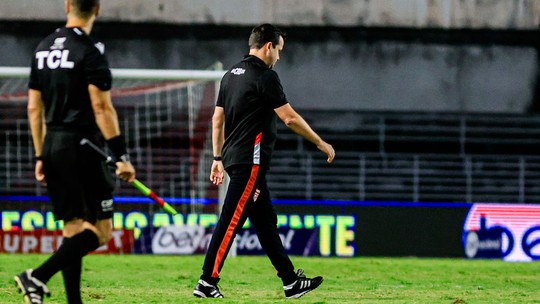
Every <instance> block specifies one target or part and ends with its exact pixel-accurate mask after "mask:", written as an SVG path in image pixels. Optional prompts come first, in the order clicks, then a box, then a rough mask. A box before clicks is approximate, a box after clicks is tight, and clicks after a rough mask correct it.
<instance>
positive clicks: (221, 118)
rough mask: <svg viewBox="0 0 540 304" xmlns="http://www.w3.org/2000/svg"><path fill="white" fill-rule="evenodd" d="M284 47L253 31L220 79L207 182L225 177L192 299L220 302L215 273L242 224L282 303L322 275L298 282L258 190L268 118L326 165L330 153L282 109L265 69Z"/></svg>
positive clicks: (270, 135) (269, 29)
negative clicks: (264, 259) (278, 284)
mask: <svg viewBox="0 0 540 304" xmlns="http://www.w3.org/2000/svg"><path fill="white" fill-rule="evenodd" d="M283 46H284V34H283V33H282V32H281V31H280V30H279V29H277V28H276V27H274V26H273V25H270V24H263V25H260V26H257V27H255V28H254V29H253V30H252V32H251V36H250V38H249V47H250V52H249V55H247V56H246V57H245V58H244V59H243V60H242V61H241V62H239V63H238V64H236V65H235V66H233V67H232V68H231V69H230V70H229V71H228V72H227V73H226V74H225V76H224V77H223V79H222V81H221V87H220V91H219V95H218V100H217V103H216V108H215V111H214V115H213V117H212V143H213V152H214V162H213V164H212V169H211V174H210V180H211V181H212V182H213V183H214V184H216V185H219V184H221V183H222V182H223V174H224V170H226V171H227V173H228V175H229V177H230V183H229V187H228V189H227V194H226V197H225V202H224V205H223V210H222V212H221V216H220V218H219V221H218V223H217V226H216V228H215V230H214V234H213V236H212V240H211V241H210V245H209V248H208V251H207V254H206V257H205V261H204V265H203V274H202V275H201V278H200V280H199V282H198V284H197V286H196V287H195V290H194V291H193V294H194V295H195V296H197V297H215V298H217V297H223V295H222V294H221V293H220V292H219V289H218V288H217V282H218V280H219V273H220V271H221V268H222V267H223V264H224V262H225V258H226V256H227V254H228V252H229V249H230V247H231V245H232V242H233V241H234V237H235V235H236V234H237V232H238V231H239V229H240V228H241V227H242V226H243V224H244V222H245V221H246V219H247V218H249V219H250V221H251V223H252V224H253V226H254V227H255V229H256V231H257V236H258V238H259V241H260V243H261V245H262V247H263V248H264V250H265V251H266V254H267V255H268V257H269V258H270V261H271V262H272V264H273V265H274V267H275V268H276V270H277V274H278V276H279V277H280V278H281V280H282V281H283V288H284V291H285V296H286V297H287V298H298V297H300V296H302V295H304V294H305V293H306V292H309V291H311V290H313V289H315V288H317V287H318V286H319V285H320V284H321V283H322V277H316V278H313V279H309V278H306V277H305V276H304V275H303V271H302V270H300V269H299V270H298V271H297V272H295V271H294V266H293V264H292V262H291V260H290V259H289V257H288V255H287V253H286V252H285V249H284V247H283V244H282V243H281V239H280V238H279V234H278V229H277V215H276V212H275V210H274V208H273V206H272V201H271V198H270V193H269V191H268V187H267V184H266V178H265V176H266V171H267V170H268V168H269V166H270V159H271V156H272V152H273V149H274V143H275V141H276V117H279V118H280V119H281V120H282V121H283V122H284V123H285V124H286V125H287V126H288V127H289V128H290V129H292V130H293V131H294V132H296V133H297V134H299V135H301V136H303V137H304V138H306V139H307V140H308V141H310V142H312V143H314V144H315V145H316V146H317V148H318V149H319V150H321V151H322V152H323V153H325V154H326V155H327V157H328V159H327V161H328V162H329V163H330V162H332V160H333V159H334V156H335V152H334V149H333V148H332V146H331V145H329V144H328V143H326V142H325V141H323V140H322V139H321V138H320V137H319V136H318V135H317V134H316V133H315V132H314V131H313V130H312V129H311V128H310V127H309V125H308V124H307V123H306V122H305V120H304V119H303V118H302V117H301V116H300V115H298V114H297V113H296V112H295V111H294V110H293V108H292V107H291V106H290V104H289V102H288V100H287V99H286V97H285V94H284V93H283V88H282V86H281V83H280V80H279V77H278V75H277V73H276V72H275V71H273V70H272V67H273V66H274V64H275V63H276V62H277V60H279V54H280V51H281V50H282V49H283Z"/></svg>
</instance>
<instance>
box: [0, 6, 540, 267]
mask: <svg viewBox="0 0 540 304" xmlns="http://www.w3.org/2000/svg"><path fill="white" fill-rule="evenodd" d="M63 8H64V6H63V1H62V0H49V1H40V0H18V1H12V0H9V1H2V3H1V4H0V44H1V45H2V47H1V48H0V66H2V67H27V66H28V65H29V63H30V60H31V57H32V52H33V50H34V48H35V47H36V45H37V43H38V42H39V41H40V40H41V39H42V38H43V37H44V36H46V35H48V34H49V33H51V32H52V31H54V29H55V28H57V27H60V26H63V24H64V23H65V14H64V10H63ZM265 22H269V23H273V24H275V25H277V26H279V27H280V28H282V29H283V30H284V31H285V32H286V33H287V34H288V38H287V40H286V43H285V48H284V50H283V52H282V54H281V60H280V62H278V64H277V65H276V67H275V69H276V71H277V72H278V74H279V75H280V78H281V81H282V83H283V86H284V90H285V93H286V94H287V96H288V99H289V100H290V102H291V104H292V106H293V107H294V108H295V109H297V110H298V111H299V112H300V114H301V115H303V116H304V117H305V118H306V120H307V121H308V122H309V123H310V124H311V125H312V127H313V128H314V129H315V130H316V131H317V132H318V133H319V134H320V135H321V136H322V137H323V138H325V139H326V140H327V141H328V142H330V143H331V144H333V145H334V147H335V148H336V152H337V156H336V160H335V163H334V164H331V165H327V164H326V163H325V161H324V158H323V157H322V155H320V153H319V152H318V151H316V149H314V147H313V146H312V145H311V144H309V143H306V142H304V141H303V140H302V139H301V138H299V137H298V136H296V135H295V134H293V133H292V132H290V131H288V130H286V128H285V127H284V126H282V125H280V127H279V129H280V135H279V140H278V143H277V147H276V150H277V151H276V155H275V157H274V160H273V164H272V169H271V171H270V172H269V176H268V182H269V186H270V189H271V191H272V192H271V193H272V195H273V197H274V198H275V204H276V209H277V210H278V212H279V213H280V214H281V217H280V225H281V226H283V227H284V229H299V228H302V229H313V230H316V231H317V233H318V237H319V242H318V243H317V244H318V245H317V246H318V247H317V250H318V251H317V250H316V251H317V252H318V254H320V255H323V256H325V255H334V256H355V255H383V256H384V255H397V256H400V255H405V256H410V255H414V256H453V257H456V256H458V257H459V256H465V252H464V249H465V248H467V246H468V245H467V235H468V233H469V232H470V231H480V230H489V229H492V230H495V231H496V232H497V233H498V235H499V237H498V240H499V243H500V244H499V248H498V251H499V257H500V256H503V257H505V258H506V259H509V260H535V259H538V258H539V257H540V248H535V245H534V244H535V242H534V240H537V239H538V237H539V236H538V232H539V231H540V208H539V207H540V205H539V204H538V202H540V157H539V156H538V153H537V151H539V148H540V117H539V116H538V111H540V72H539V67H540V63H539V50H540V39H539V38H540V36H539V34H540V28H539V25H540V1H537V0H490V1H482V0H379V1H369V0H337V1H336V0H310V1H307V0H276V1H263V0H249V1H248V0H229V1H212V0H200V1H188V0H176V1H175V0H158V1H144V0H129V1H128V0H117V1H102V9H101V15H100V16H99V17H98V20H97V22H96V24H95V27H94V30H93V32H92V36H93V37H94V38H95V39H97V40H99V41H101V42H103V43H105V45H106V54H107V57H108V59H109V62H110V65H111V67H112V68H113V69H167V70H170V69H175V70H208V69H211V70H216V69H217V70H218V71H219V70H227V69H228V68H229V67H230V66H231V65H232V64H234V63H236V62H238V61H239V60H240V59H241V58H242V56H243V55H245V54H247V52H248V46H247V38H248V36H249V33H250V30H251V28H252V27H254V26H255V25H258V24H260V23H265ZM134 74H136V73H135V72H134ZM23 76H24V75H23ZM23 76H18V77H14V76H10V77H7V76H4V77H2V76H1V75H0V77H1V78H0V111H1V112H0V117H1V119H2V122H1V125H2V131H3V133H4V138H0V150H2V152H0V162H1V163H2V164H0V171H1V172H0V196H2V198H3V201H1V202H0V204H3V205H4V206H5V207H4V206H3V207H2V208H1V209H2V210H5V211H3V213H2V216H3V217H2V219H3V221H2V223H3V230H4V231H7V230H11V229H13V227H16V228H14V229H17V227H18V228H19V229H21V230H25V229H26V228H28V229H26V230H29V229H30V228H35V227H43V226H46V223H47V216H48V215H47V214H48V213H47V212H49V210H50V208H49V207H48V205H47V203H46V200H47V199H46V197H45V194H46V192H45V190H44V189H42V188H41V187H40V186H39V185H37V184H36V183H35V182H34V181H33V173H32V170H33V162H32V149H31V147H30V139H29V136H28V132H27V122H26V121H25V115H26V114H25V111H26V109H25V106H26V104H25V102H26V99H25V90H26V80H25V78H24V77H23ZM134 78H136V79H137V80H134ZM216 80H219V77H218V78H217V79H206V80H205V81H193V80H191V81H190V80H189V77H188V78H187V79H181V80H178V81H172V80H171V79H167V80H164V79H153V80H148V79H147V78H146V77H145V76H144V73H142V75H139V74H137V76H133V77H126V79H123V78H122V77H115V87H116V89H115V91H114V92H113V93H114V94H113V96H114V100H113V101H114V102H115V104H116V105H117V107H119V112H120V114H121V117H122V121H123V122H122V124H123V127H124V130H125V133H126V134H127V135H128V141H129V142H128V146H129V147H130V151H132V153H133V154H134V156H135V158H134V159H135V162H136V164H135V165H136V168H137V169H138V177H139V179H140V180H141V181H143V182H144V183H147V184H148V185H149V186H150V187H152V188H154V190H155V191H156V193H158V195H161V196H163V197H166V198H167V199H168V200H169V201H171V202H173V203H174V204H176V205H175V207H176V208H177V210H179V211H181V212H182V214H183V222H182V224H186V223H189V216H190V215H192V214H195V215H194V216H195V217H194V219H193V222H192V224H199V225H200V224H201V215H204V214H215V212H216V211H217V202H218V201H219V190H218V189H217V188H215V187H213V186H212V185H210V183H209V182H208V181H207V179H208V178H207V175H208V169H209V159H210V156H211V151H210V150H209V145H208V140H209V133H208V130H209V129H208V127H209V124H208V123H209V119H210V117H211V113H212V110H213V103H214V101H215V92H216V90H217V84H216V82H215V81H216ZM118 188H119V189H118V191H117V193H118V196H119V197H118V200H117V201H119V202H121V203H120V204H119V208H118V209H119V212H118V215H117V216H118V218H117V222H118V225H117V227H118V228H124V229H125V228H127V229H128V230H130V229H133V228H145V227H153V226H154V227H159V226H160V225H162V224H167V223H176V222H174V219H171V218H168V219H166V220H165V219H164V220H162V221H161V220H160V221H157V220H156V216H155V215H156V214H157V213H159V210H157V208H156V207H155V206H153V205H151V204H149V203H146V202H144V201H143V200H142V199H137V196H140V194H137V193H136V192H135V190H133V189H130V188H129V186H126V185H120V183H118ZM122 202H123V203H122ZM134 208H135V209H134ZM30 209H31V210H36V213H37V214H34V213H30V214H29V215H27V217H26V218H25V215H26V214H27V212H28V210H30ZM133 210H138V211H137V212H134V211H133ZM8 212H13V213H8ZM520 212H521V213H520ZM40 214H41V217H40ZM516 214H517V215H516ZM32 216H34V217H35V218H34V217H32ZM130 216H131V217H130ZM210 218H213V217H212V216H210ZM25 219H28V220H27V221H28V223H27V226H24V223H25ZM40 219H41V220H42V222H43V223H41V222H40ZM40 223H41V224H40ZM178 223H180V222H178ZM178 223H177V224H178ZM205 223H206V222H205ZM211 223H212V220H210V221H209V224H208V223H206V224H204V225H206V227H207V228H208V227H210V226H211ZM40 225H41V226H40ZM204 225H203V226H204ZM49 228H50V227H49ZM53 228H54V227H53ZM524 236H525V237H524ZM482 238H483V236H481V237H480V239H482ZM481 241H482V240H480V241H479V242H481ZM479 244H481V243H478V244H476V246H477V248H481V247H482V246H481V245H479ZM299 246H300V247H302V246H304V245H299ZM470 246H473V247H474V244H473V245H470ZM536 247H540V246H536ZM4 251H5V249H4ZM300 252H301V251H300ZM473 256H474V255H473Z"/></svg>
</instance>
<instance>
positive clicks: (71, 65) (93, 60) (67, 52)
mask: <svg viewBox="0 0 540 304" xmlns="http://www.w3.org/2000/svg"><path fill="white" fill-rule="evenodd" d="M104 49H105V48H104V46H103V44H101V43H95V42H94V41H92V40H91V39H90V37H88V36H87V35H86V34H85V33H84V32H83V31H82V30H81V29H80V28H66V27H63V28H59V29H57V30H56V31H55V32H54V33H52V34H51V35H49V36H47V37H46V38H45V39H43V40H42V41H41V42H40V43H39V45H38V47H37V48H36V50H35V52H34V58H33V59H32V67H31V73H30V81H29V84H28V86H29V87H30V88H31V89H35V90H38V91H40V92H41V95H42V99H43V102H44V104H45V121H46V124H47V126H48V127H49V128H58V129H66V130H71V129H72V130H82V131H96V130H98V128H97V125H96V122H95V117H94V112H93V110H92V104H91V101H90V96H89V94H88V85H89V84H94V85H95V86H97V87H98V88H100V89H101V90H103V91H107V90H110V89H111V84H112V77H111V72H110V69H109V64H108V62H107V59H106V58H105V56H104Z"/></svg>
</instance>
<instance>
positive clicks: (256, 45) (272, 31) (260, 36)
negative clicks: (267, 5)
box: [249, 23, 286, 49]
mask: <svg viewBox="0 0 540 304" xmlns="http://www.w3.org/2000/svg"><path fill="white" fill-rule="evenodd" d="M279 36H281V37H283V39H285V37H286V34H285V33H284V32H282V31H281V30H280V29H278V28H277V27H275V26H273V25H271V24H269V23H265V24H261V25H259V26H256V27H254V28H253V29H252V30H251V35H250V36H249V48H250V49H260V48H261V47H262V46H263V45H265V44H266V43H267V42H272V46H273V47H276V45H277V44H278V43H279Z"/></svg>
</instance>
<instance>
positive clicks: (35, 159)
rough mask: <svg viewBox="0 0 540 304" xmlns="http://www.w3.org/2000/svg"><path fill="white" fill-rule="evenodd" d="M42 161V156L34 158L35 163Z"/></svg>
mask: <svg viewBox="0 0 540 304" xmlns="http://www.w3.org/2000/svg"><path fill="white" fill-rule="evenodd" d="M38 160H42V158H41V155H40V156H37V155H36V156H34V161H38Z"/></svg>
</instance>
